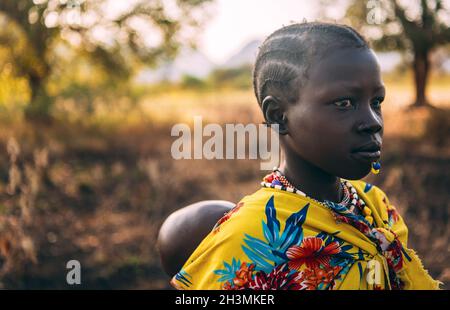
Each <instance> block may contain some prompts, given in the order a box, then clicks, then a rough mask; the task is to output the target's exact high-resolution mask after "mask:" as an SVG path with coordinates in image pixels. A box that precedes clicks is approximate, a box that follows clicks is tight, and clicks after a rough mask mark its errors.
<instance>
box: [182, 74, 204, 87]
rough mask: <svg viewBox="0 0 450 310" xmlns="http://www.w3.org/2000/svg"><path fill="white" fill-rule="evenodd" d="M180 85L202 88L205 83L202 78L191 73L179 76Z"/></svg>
mask: <svg viewBox="0 0 450 310" xmlns="http://www.w3.org/2000/svg"><path fill="white" fill-rule="evenodd" d="M180 86H181V87H182V88H191V89H192V88H195V89H202V88H206V86H207V84H206V82H205V81H204V80H202V79H200V78H197V77H195V76H192V75H184V76H183V77H182V78H181V82H180Z"/></svg>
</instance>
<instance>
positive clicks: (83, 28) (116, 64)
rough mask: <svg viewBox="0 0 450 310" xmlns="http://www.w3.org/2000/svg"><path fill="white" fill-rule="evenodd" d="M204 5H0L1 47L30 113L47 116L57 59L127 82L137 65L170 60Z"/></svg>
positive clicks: (101, 0) (103, 1)
mask: <svg viewBox="0 0 450 310" xmlns="http://www.w3.org/2000/svg"><path fill="white" fill-rule="evenodd" d="M207 2H210V0H195V1H192V0H178V1H176V2H175V3H176V6H175V7H171V9H170V11H169V10H168V9H167V8H166V7H165V5H164V2H163V1H161V0H152V1H146V0H140V1H133V2H130V3H129V4H128V6H126V5H124V6H123V9H122V10H115V11H114V12H113V10H111V9H110V8H108V5H107V3H108V1H107V0H67V1H57V0H41V1H32V0H17V1H0V48H4V49H6V50H7V57H8V59H9V61H10V62H11V63H12V65H13V67H14V71H15V73H16V74H17V76H18V77H22V78H25V79H26V80H27V81H28V84H29V89H30V101H31V106H30V108H29V109H28V110H29V111H30V112H32V114H33V113H37V114H41V113H43V114H48V113H50V111H51V108H52V105H53V98H52V96H50V95H49V94H48V89H47V86H48V85H47V83H48V82H49V79H51V77H52V75H53V73H54V71H55V68H56V69H59V70H60V71H64V70H65V68H61V67H59V68H58V64H59V62H60V61H61V59H64V58H65V57H67V55H70V57H72V60H74V61H76V57H79V56H80V57H84V58H88V59H91V60H92V62H93V63H95V64H96V66H97V67H102V70H104V71H106V72H108V73H109V74H108V77H112V78H114V79H118V78H120V79H123V80H126V79H128V78H129V77H130V73H131V71H132V70H133V68H134V67H136V66H139V65H140V64H146V65H150V66H156V65H157V64H158V63H159V62H160V61H161V60H167V59H170V58H172V57H174V56H175V55H176V53H177V52H178V48H179V45H180V41H181V36H180V35H179V33H180V31H182V30H185V29H186V28H196V27H198V26H200V25H201V22H202V19H201V18H200V17H199V16H200V15H199V14H197V13H198V12H197V10H198V9H202V8H203V7H204V5H205V3H207ZM203 17H204V16H203ZM143 29H145V31H143ZM191 33H194V32H193V31H191ZM150 38H152V40H150ZM150 41H151V42H150ZM183 41H184V42H185V41H186V38H183ZM188 41H192V42H193V39H192V38H188Z"/></svg>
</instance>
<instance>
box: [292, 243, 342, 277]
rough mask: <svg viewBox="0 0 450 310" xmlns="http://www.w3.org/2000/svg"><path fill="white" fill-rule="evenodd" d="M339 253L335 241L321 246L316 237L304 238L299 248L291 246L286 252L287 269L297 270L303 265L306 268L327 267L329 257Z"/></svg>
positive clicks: (337, 244) (339, 249) (338, 247)
mask: <svg viewBox="0 0 450 310" xmlns="http://www.w3.org/2000/svg"><path fill="white" fill-rule="evenodd" d="M340 251H341V248H340V245H339V243H338V242H337V241H333V242H331V243H330V244H328V245H327V246H325V247H324V246H323V240H322V239H320V238H317V237H306V238H305V239H303V242H302V244H301V245H300V246H297V245H295V246H292V247H290V248H289V249H288V250H287V251H286V256H287V257H288V258H289V260H290V261H289V262H288V264H289V268H292V269H297V270H299V269H300V267H301V266H302V265H303V264H305V265H306V267H307V268H318V267H319V266H320V265H323V266H325V267H329V264H330V260H331V256H332V255H334V254H337V253H339V252H340Z"/></svg>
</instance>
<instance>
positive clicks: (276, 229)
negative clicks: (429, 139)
mask: <svg viewBox="0 0 450 310" xmlns="http://www.w3.org/2000/svg"><path fill="white" fill-rule="evenodd" d="M267 180H268V179H267V177H266V179H265V181H266V183H263V185H265V187H263V188H261V189H260V190H258V191H257V192H255V193H254V194H252V195H249V196H246V197H244V198H243V199H242V200H241V201H240V202H239V203H238V204H237V205H236V207H235V208H234V209H232V210H231V211H230V212H229V213H228V214H226V215H225V216H224V217H223V218H222V219H221V220H219V222H218V223H217V225H216V226H215V227H214V229H213V230H212V232H211V233H210V234H209V235H208V236H207V237H206V238H205V239H204V240H203V241H202V242H201V244H200V245H199V246H198V247H197V249H196V250H195V251H194V253H192V255H191V256H190V257H189V259H188V260H187V262H186V263H185V265H184V266H183V268H182V269H181V271H180V272H178V273H177V274H176V275H175V276H174V277H173V278H172V280H171V284H172V285H173V286H174V287H175V288H177V289H225V290H242V289H252V290H271V289H276V290H314V289H320V290H322V289H323V290H326V289H438V288H439V285H440V282H438V281H435V280H433V279H432V278H431V276H430V275H429V274H428V272H427V271H426V270H425V269H424V267H423V266H422V263H421V261H420V259H419V258H418V256H417V255H416V253H415V252H414V251H413V250H411V249H408V248H407V238H408V237H407V236H408V229H407V227H406V225H405V223H404V222H403V219H402V218H401V216H400V215H399V214H398V213H397V211H396V209H395V207H394V206H392V205H391V204H390V203H389V200H388V198H387V197H386V195H385V194H384V193H383V192H382V191H381V190H380V189H379V188H377V187H376V186H372V185H371V184H369V183H365V182H363V181H349V183H350V184H351V186H350V187H353V188H354V190H353V191H354V192H355V193H357V196H359V198H360V199H361V200H362V201H363V202H362V203H363V204H365V207H366V208H368V209H365V213H366V214H370V218H371V219H373V221H372V223H370V221H368V220H367V218H365V217H364V214H358V213H353V212H349V211H348V209H346V208H343V207H342V205H340V204H336V203H333V202H330V201H325V202H324V203H321V202H319V201H316V200H314V199H312V198H309V197H307V196H302V195H298V194H297V193H296V192H295V191H293V190H292V189H290V190H289V191H288V188H286V187H285V186H283V184H281V183H280V182H279V180H274V179H273V178H272V179H269V181H270V182H269V183H267ZM358 205H359V203H358Z"/></svg>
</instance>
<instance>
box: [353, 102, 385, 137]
mask: <svg viewBox="0 0 450 310" xmlns="http://www.w3.org/2000/svg"><path fill="white" fill-rule="evenodd" d="M361 112H362V115H361V116H362V118H361V120H360V122H359V123H358V125H357V131H358V132H362V133H369V134H375V133H377V132H379V131H381V130H382V129H383V119H382V118H381V115H379V114H377V113H375V112H374V111H373V110H372V108H370V107H369V108H368V109H364V111H361Z"/></svg>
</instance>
